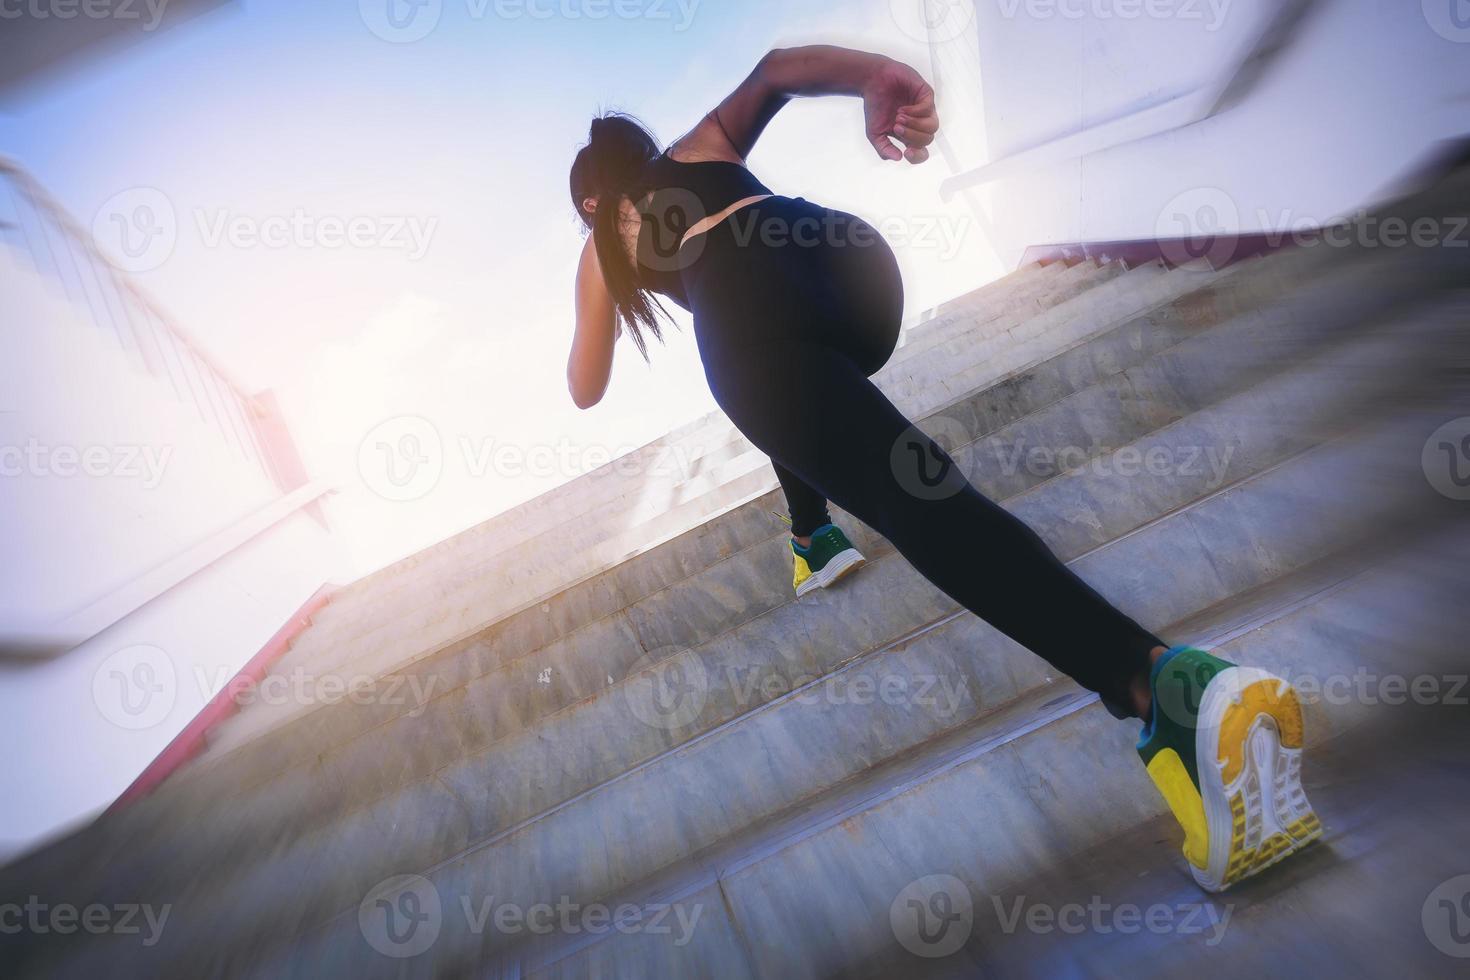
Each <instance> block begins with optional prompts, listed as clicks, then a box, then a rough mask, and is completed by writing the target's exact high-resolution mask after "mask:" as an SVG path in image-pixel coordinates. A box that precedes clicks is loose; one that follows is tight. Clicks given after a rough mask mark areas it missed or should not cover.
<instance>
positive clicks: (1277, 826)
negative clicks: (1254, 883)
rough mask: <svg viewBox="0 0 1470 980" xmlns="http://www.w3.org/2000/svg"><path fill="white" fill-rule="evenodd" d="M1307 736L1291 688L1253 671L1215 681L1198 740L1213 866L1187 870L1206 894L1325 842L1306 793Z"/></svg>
mask: <svg viewBox="0 0 1470 980" xmlns="http://www.w3.org/2000/svg"><path fill="white" fill-rule="evenodd" d="M1303 735H1304V729H1303V724H1302V710H1301V703H1300V701H1299V700H1298V698H1297V694H1296V691H1295V690H1294V689H1293V688H1292V686H1291V685H1290V684H1289V683H1287V682H1286V681H1284V680H1282V679H1281V678H1279V677H1277V676H1275V675H1274V674H1271V673H1268V672H1267V671H1264V670H1258V669H1256V668H1252V667H1231V668H1229V669H1228V670H1224V671H1222V672H1221V673H1219V674H1218V675H1216V676H1215V678H1214V679H1213V680H1211V681H1210V684H1209V686H1208V687H1207V688H1206V689H1205V693H1204V698H1203V699H1202V703H1201V704H1200V710H1199V727H1198V728H1197V729H1196V732H1195V759H1196V761H1197V762H1198V765H1199V781H1200V796H1201V798H1202V799H1203V801H1204V807H1205V825H1206V827H1207V829H1208V831H1209V835H1210V846H1209V866H1208V867H1207V868H1204V869H1200V868H1197V867H1195V866H1194V865H1192V864H1191V865H1190V870H1191V871H1193V872H1194V878H1195V881H1197V882H1198V883H1199V885H1200V887H1202V888H1204V889H1205V890H1206V891H1211V892H1217V891H1223V890H1224V889H1226V888H1228V887H1230V886H1231V885H1233V884H1235V883H1236V882H1238V881H1241V880H1242V879H1245V878H1248V877H1250V876H1251V875H1253V874H1256V873H1257V872H1259V871H1263V870H1264V869H1266V868H1269V867H1270V866H1271V865H1273V864H1275V863H1276V862H1278V861H1280V860H1281V859H1282V858H1285V857H1287V856H1288V855H1291V854H1294V853H1296V852H1297V851H1299V850H1301V849H1302V848H1303V847H1305V846H1306V845H1308V844H1310V843H1311V842H1312V841H1314V840H1316V839H1317V838H1319V837H1321V836H1322V824H1321V821H1320V820H1318V818H1317V815H1316V814H1315V813H1314V812H1313V811H1312V805H1311V804H1310V803H1309V802H1307V795H1306V793H1305V792H1304V791H1303V790H1302V782H1301V773H1302V745H1303Z"/></svg>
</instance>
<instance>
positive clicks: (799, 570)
mask: <svg viewBox="0 0 1470 980" xmlns="http://www.w3.org/2000/svg"><path fill="white" fill-rule="evenodd" d="M791 553H792V555H793V556H794V558H795V559H796V574H795V575H794V576H793V578H792V580H791V585H792V587H793V588H794V589H796V597H797V598H798V599H799V598H801V597H802V596H804V595H806V594H807V593H808V592H811V591H812V590H814V589H825V588H826V587H827V586H829V585H831V584H832V583H833V582H836V581H837V580H838V579H840V578H842V577H843V576H844V575H848V574H850V573H852V572H855V571H857V570H858V569H859V568H860V567H862V565H864V564H865V563H866V562H867V559H866V558H864V557H863V556H862V553H861V552H860V551H858V550H857V549H856V548H854V547H853V546H852V542H851V541H849V540H847V535H845V534H843V533H842V529H841V528H839V527H838V526H837V525H835V524H824V525H822V526H821V527H819V528H817V529H816V530H815V531H813V532H812V544H811V547H809V548H803V547H802V546H801V545H799V544H797V543H796V541H795V540H793V541H792V542H791Z"/></svg>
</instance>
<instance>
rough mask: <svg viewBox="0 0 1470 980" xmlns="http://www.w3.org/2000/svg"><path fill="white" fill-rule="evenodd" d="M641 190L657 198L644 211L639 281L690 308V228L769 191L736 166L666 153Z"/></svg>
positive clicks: (652, 163)
mask: <svg viewBox="0 0 1470 980" xmlns="http://www.w3.org/2000/svg"><path fill="white" fill-rule="evenodd" d="M642 183H643V186H645V187H648V188H651V189H652V190H653V197H652V198H651V199H650V201H649V203H648V205H647V207H646V208H644V209H643V226H642V228H641V230H640V232H639V237H638V279H639V281H640V282H641V283H642V284H643V285H645V286H646V287H647V288H649V289H651V290H653V291H654V292H658V293H663V294H664V295H665V296H668V297H669V298H670V299H672V300H674V302H676V303H678V304H679V305H680V306H682V307H684V308H685V309H686V310H687V309H688V308H689V302H688V297H687V296H686V295H685V292H684V285H683V282H682V281H681V280H680V278H679V273H680V271H681V269H682V267H683V264H682V263H681V261H680V258H679V246H680V243H681V242H682V241H683V240H684V236H685V235H686V234H687V233H688V232H689V229H690V228H692V227H694V226H695V225H696V224H698V223H699V222H701V221H703V220H704V219H705V218H708V217H710V216H711V215H715V214H719V213H720V212H721V211H723V210H725V209H726V208H728V207H729V206H730V205H732V204H734V203H735V202H736V201H743V200H744V199H745V198H747V197H755V196H757V195H769V194H770V193H771V190H770V189H769V188H768V187H766V185H765V184H762V183H761V182H760V181H759V180H757V179H756V176H755V174H753V173H751V172H750V171H749V170H747V169H746V168H745V167H743V166H741V165H740V164H738V163H731V162H729V161H727V160H707V161H701V162H699V163H681V162H680V161H678V160H675V159H674V158H673V157H670V156H669V154H668V151H667V150H665V151H664V152H663V153H661V154H660V155H659V156H657V157H655V158H654V159H652V160H650V161H649V162H648V165H647V166H646V167H645V168H644V170H643V180H642Z"/></svg>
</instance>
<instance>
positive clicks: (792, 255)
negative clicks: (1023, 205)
mask: <svg viewBox="0 0 1470 980" xmlns="http://www.w3.org/2000/svg"><path fill="white" fill-rule="evenodd" d="M814 95H848V96H856V97H859V98H861V99H862V100H863V106H864V110H865V114H866V119H867V136H868V140H869V142H870V143H871V144H872V146H873V148H874V150H875V151H876V152H877V153H878V155H879V156H880V157H882V158H883V159H884V160H889V161H893V162H902V161H907V162H908V163H909V164H921V163H923V162H924V161H925V160H927V159H928V157H929V150H928V147H929V145H930V144H931V143H932V142H933V140H934V137H935V134H936V133H937V132H938V129H939V118H938V114H937V112H936V110H935V105H934V92H933V90H932V89H931V88H930V87H929V85H928V84H926V83H925V81H924V80H923V78H921V77H920V76H919V74H918V72H916V71H914V70H913V69H912V68H910V67H908V66H907V65H904V64H901V63H899V62H896V61H893V60H891V59H888V58H884V57H881V56H877V55H872V54H866V53H863V52H859V51H850V50H846V49H843V48H834V47H825V46H818V47H806V48H796V49H791V50H777V51H772V52H771V53H770V54H768V55H766V56H765V57H764V58H763V59H762V60H761V62H760V64H759V65H757V67H756V69H755V71H754V72H753V73H751V75H750V76H749V77H748V78H747V79H746V80H745V81H744V82H743V83H741V85H740V86H739V87H738V88H737V89H736V90H735V91H734V93H732V94H731V95H730V96H729V97H728V98H727V99H725V100H724V101H723V102H721V103H720V104H719V106H718V107H717V108H715V109H714V110H713V111H711V112H710V113H709V114H708V115H706V116H705V117H704V118H703V119H702V120H700V122H699V123H698V125H696V126H695V127H694V129H692V130H690V132H689V133H688V134H687V135H685V136H683V137H682V138H680V139H678V140H676V141H675V142H674V143H673V145H671V146H670V147H669V148H668V149H667V150H665V151H664V152H662V153H660V152H659V149H658V146H657V145H656V143H655V142H654V140H653V138H652V137H651V136H649V134H648V133H647V132H646V131H644V129H643V128H642V127H641V126H639V125H638V124H637V123H636V122H634V121H633V120H632V119H630V118H628V117H625V116H620V115H608V116H603V117H601V118H597V119H594V120H593V122H592V130H591V135H590V141H589V143H588V144H587V146H586V147H584V148H583V149H582V150H581V151H580V152H579V153H578V154H577V157H576V160H575V162H574V163H573V165H572V172H571V195H572V202H573V206H574V207H575V208H576V209H577V212H578V214H579V216H580V217H581V218H582V220H583V222H584V223H585V224H586V225H587V227H588V228H589V229H591V232H592V233H591V235H590V236H589V238H588V241H587V244H586V247H585V248H584V249H583V251H582V259H581V263H580V266H579V268H578V273H577V284H576V299H577V327H576V337H575V339H574V341H573V344H572V351H571V358H570V362H569V364H568V368H567V377H568V383H569V386H570V388H571V394H572V398H573V399H574V400H575V401H576V403H577V404H578V405H579V406H580V407H582V408H589V407H591V406H592V405H595V404H596V403H597V402H598V401H599V400H600V399H601V398H602V396H603V394H604V392H605V391H606V388H607V383H608V378H609V376H610V374H611V371H612V360H613V348H614V345H615V343H616V341H617V339H618V337H619V336H620V335H621V334H622V333H624V332H626V333H627V334H628V335H629V336H630V337H631V338H632V340H633V342H634V344H635V345H636V346H637V348H638V350H639V352H640V353H642V354H643V355H644V356H645V357H646V356H647V345H646V340H645V336H644V335H645V333H646V334H651V335H653V336H654V337H655V338H658V337H659V336H660V331H659V326H660V325H659V320H658V314H659V313H660V312H662V310H661V308H660V307H659V306H658V304H657V300H655V299H654V298H653V297H652V294H653V293H659V294H662V295H663V296H666V297H668V298H669V299H671V300H673V301H674V302H675V303H677V304H679V305H680V306H682V307H683V308H684V309H686V310H688V311H690V312H691V313H692V314H693V317H694V333H695V338H696V340H697V342H698V345H699V353H700V358H701V360H702V361H703V363H704V369H705V375H706V377H707V378H708V379H709V385H710V389H711V390H712V391H713V393H714V396H715V400H716V402H718V404H719V406H720V408H722V409H723V410H724V411H725V413H726V414H727V415H728V416H729V417H730V420H731V421H732V422H734V424H735V425H736V427H738V428H739V429H740V431H741V432H742V433H743V434H744V435H745V436H746V438H748V439H749V440H750V441H751V442H752V443H753V444H754V445H755V446H757V447H758V448H759V449H760V450H761V451H762V452H764V453H766V454H767V455H769V456H770V457H771V460H772V462H773V464H774V466H775V470H776V475H777V477H778V479H779V480H780V483H781V487H782V489H783V490H784V491H785V494H786V499H787V502H788V505H789V508H790V513H791V531H792V542H791V547H792V551H793V554H794V560H795V564H796V579H795V581H796V588H797V592H798V594H801V593H804V592H806V591H808V590H809V589H811V588H814V587H821V586H825V585H828V584H831V582H832V581H835V580H836V578H837V577H838V576H840V575H841V574H843V573H845V572H847V571H851V570H852V569H853V568H855V567H856V566H857V565H858V564H859V563H861V560H862V557H861V555H859V554H858V553H857V551H856V550H855V549H853V547H852V545H851V544H850V543H849V542H848V540H847V538H846V537H845V535H843V533H842V531H841V530H839V529H838V528H836V527H834V526H833V525H832V522H831V518H830V516H829V515H828V512H827V502H828V501H832V502H834V503H836V504H837V505H838V506H840V507H842V508H843V509H844V510H846V511H847V512H848V513H849V514H852V515H853V516H855V517H857V518H858V519H860V520H862V521H864V522H865V523H867V524H868V525H870V526H871V527H873V528H874V529H875V530H877V531H878V532H879V533H881V534H882V535H883V536H885V537H886V538H887V539H888V540H889V541H891V542H892V543H893V545H894V547H895V548H897V549H898V551H899V552H900V553H901V554H902V555H903V556H904V557H905V558H906V559H908V561H909V562H911V563H912V564H913V566H914V568H915V569H917V570H918V571H919V573H920V574H922V575H923V576H924V577H925V578H927V579H929V581H931V582H933V583H934V584H935V585H936V586H938V587H939V588H940V589H942V590H943V591H944V592H946V593H947V594H948V595H949V596H950V597H952V598H953V599H954V600H955V601H956V602H958V603H960V604H961V605H963V606H965V607H966V608H967V609H969V610H970V611H971V612H973V613H975V614H976V615H977V616H980V617H981V618H982V619H984V620H986V621H987V622H989V623H990V624H991V625H993V626H995V627H996V628H997V629H999V630H1001V631H1002V632H1004V633H1005V634H1006V635H1008V636H1010V637H1011V638H1012V639H1014V640H1016V641H1017V642H1019V643H1021V644H1022V645H1023V646H1025V647H1027V648H1028V649H1030V650H1032V651H1033V652H1035V653H1036V654H1038V655H1040V656H1041V657H1043V658H1045V659H1046V660H1047V661H1049V662H1050V663H1051V664H1052V665H1053V666H1055V667H1056V668H1057V669H1058V670H1060V671H1062V672H1063V673H1065V674H1067V675H1069V676H1071V677H1072V678H1074V679H1075V680H1076V681H1077V682H1078V683H1080V684H1081V685H1083V686H1084V687H1086V688H1088V689H1090V690H1092V691H1096V692H1097V693H1098V694H1099V695H1100V697H1101V699H1102V701H1103V703H1104V704H1105V705H1106V706H1107V708H1108V709H1109V711H1111V712H1112V714H1113V715H1115V716H1116V717H1119V718H1130V717H1136V718H1140V719H1145V720H1146V725H1145V727H1144V730H1143V734H1142V736H1141V737H1140V739H1139V746H1138V749H1139V753H1140V755H1141V756H1142V757H1143V760H1144V763H1145V764H1146V766H1147V768H1148V771H1149V775H1150V776H1151V777H1153V779H1154V782H1155V783H1156V784H1157V785H1158V787H1159V789H1160V790H1161V791H1162V792H1163V794H1164V797H1165V799H1166V800H1167V801H1168V803H1169V806H1170V808H1171V810H1172V811H1173V813H1174V815H1175V816H1176V817H1177V818H1178V819H1179V821H1180V823H1181V824H1182V825H1183V828H1184V831H1185V844H1184V852H1185V856H1186V857H1187V858H1188V860H1189V863H1190V866H1191V869H1192V871H1193V872H1194V875H1195V877H1196V879H1197V880H1198V881H1199V882H1200V883H1201V884H1202V885H1203V886H1205V887H1206V888H1209V889H1212V890H1217V889H1220V888H1224V887H1226V886H1228V885H1229V884H1231V883H1233V882H1234V881H1237V880H1239V879H1241V878H1244V877H1246V876H1248V875H1250V874H1253V873H1255V872H1256V871H1258V870H1260V869H1262V868H1264V867H1266V866H1267V865H1269V864H1271V863H1274V862H1275V861H1276V860H1279V859H1280V858H1281V857H1284V856H1285V855H1286V854H1288V853H1291V852H1292V851H1295V850H1297V849H1299V848H1300V847H1302V846H1303V845H1305V844H1306V843H1307V842H1308V841H1310V840H1311V839H1313V838H1314V837H1316V836H1318V834H1319V833H1320V828H1319V826H1318V824H1317V822H1316V818H1315V816H1314V815H1313V814H1312V812H1311V809H1310V807H1309V806H1308V805H1307V803H1306V800H1305V797H1303V796H1302V795H1301V793H1300V787H1299V785H1298V784H1297V782H1296V780H1297V772H1298V771H1299V770H1298V765H1299V760H1298V759H1297V756H1298V755H1299V753H1300V751H1301V745H1302V741H1301V736H1302V725H1301V712H1300V708H1299V706H1298V704H1297V701H1296V698H1295V695H1294V693H1293V692H1292V691H1291V689H1290V686H1289V685H1287V684H1286V683H1285V682H1284V681H1281V680H1279V679H1277V678H1274V677H1272V676H1271V675H1269V674H1266V673H1265V672H1263V671H1258V670H1251V669H1248V668H1242V667H1235V666H1233V665H1231V664H1229V663H1226V662H1225V661H1222V660H1219V659H1218V658H1215V657H1212V656H1210V655H1209V654H1207V653H1205V652H1203V651H1201V650H1197V649H1193V648H1189V647H1176V648H1172V649H1170V648H1168V647H1167V645H1166V644H1165V643H1163V642H1162V641H1161V640H1160V639H1159V638H1158V637H1156V636H1155V635H1154V634H1153V633H1151V632H1149V631H1148V630H1146V629H1144V628H1143V627H1141V626H1139V625H1138V624H1137V623H1135V622H1134V621H1133V620H1131V619H1129V618H1128V617H1127V616H1125V615H1123V614H1122V613H1121V612H1119V611H1118V610H1117V609H1115V608H1113V607H1112V606H1111V605H1110V604H1109V603H1108V602H1107V601H1106V600H1104V599H1103V598H1102V597H1101V596H1100V595H1098V593H1097V592H1095V591H1094V590H1093V589H1092V588H1090V587H1089V586H1088V585H1087V584H1086V583H1084V582H1083V581H1082V580H1081V579H1079V578H1078V577H1077V576H1076V575H1074V574H1073V573H1072V572H1071V571H1070V570H1069V569H1068V568H1067V567H1066V566H1065V565H1063V564H1062V563H1061V562H1060V561H1059V560H1058V559H1057V558H1056V556H1055V555H1053V554H1052V552H1051V551H1050V550H1049V549H1048V548H1047V546H1046V545H1045V544H1044V543H1043V542H1042V540H1041V539H1040V538H1039V537H1038V536H1037V535H1036V534H1035V533H1034V532H1033V531H1032V530H1031V529H1030V528H1029V527H1027V526H1026V525H1025V524H1024V523H1022V522H1021V521H1020V520H1018V519H1017V518H1015V517H1013V516H1011V515H1010V514H1009V513H1008V512H1007V511H1005V510H1004V509H1002V508H1001V507H999V506H998V505H996V504H994V503H992V502H991V501H990V500H988V499H986V498H985V497H984V496H982V495H981V494H980V493H979V492H978V491H976V490H975V488H974V487H972V486H970V484H969V483H968V482H967V481H966V480H965V478H964V477H963V475H962V474H961V473H960V472H959V470H958V468H957V467H956V466H955V465H954V463H953V461H952V460H951V459H950V457H949V456H948V455H947V454H946V453H945V452H944V450H943V449H941V448H940V447H939V446H938V445H936V444H935V443H934V442H933V441H932V440H930V439H929V438H928V437H926V436H925V435H924V434H923V433H922V432H921V431H919V430H918V429H917V428H916V427H915V426H914V425H913V423H912V422H910V421H909V420H908V419H907V418H905V417H904V416H903V414H902V413H901V412H899V410H898V409H897V408H895V407H894V406H893V404H892V403H891V402H890V401H889V400H888V399H887V398H886V397H885V396H884V394H883V393H882V392H881V391H879V390H878V388H877V387H876V386H875V385H874V384H873V383H872V382H871V381H870V380H869V378H870V377H871V376H872V375H873V374H874V373H875V372H877V371H878V369H879V368H881V367H882V366H883V365H884V364H885V363H886V362H887V360H888V358H889V356H890V355H891V354H892V353H893V350H894V347H895V345H896V343H897V340H898V331H899V326H900V321H901V317H902V312H903V284H902V282H901V280H900V278H899V272H898V265H897V262H896V261H895V259H894V256H893V252H892V251H891V250H890V249H889V247H888V245H887V244H886V243H885V242H884V241H883V239H882V238H881V237H880V236H879V235H878V233H877V232H876V231H875V230H874V229H873V228H872V227H871V226H869V225H868V224H866V223H865V222H864V221H862V219H860V218H857V217H854V216H853V215H850V214H845V213H842V212H839V211H833V210H831V209H829V208H824V207H821V206H819V205H816V204H812V203H810V202H808V201H806V200H804V199H803V198H799V197H798V198H790V197H783V196H780V195H776V194H773V193H772V192H771V191H770V190H769V189H768V188H767V187H766V186H765V185H764V184H762V183H761V182H760V181H759V180H757V179H756V177H755V175H754V174H752V173H751V172H750V171H749V170H748V169H746V166H745V158H746V156H747V155H748V154H749V153H750V150H751V148H752V147H753V146H754V145H755V142H756V140H757V139H758V138H759V137H760V135H761V133H762V131H764V129H765V128H766V125H767V124H768V123H770V121H771V119H772V117H774V116H775V115H776V113H777V112H778V111H780V109H781V108H782V106H784V105H785V104H786V103H787V102H788V101H790V100H791V99H792V98H793V97H796V96H814ZM1232 808H1233V809H1232Z"/></svg>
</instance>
